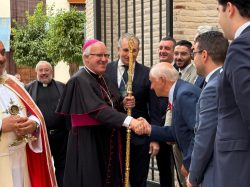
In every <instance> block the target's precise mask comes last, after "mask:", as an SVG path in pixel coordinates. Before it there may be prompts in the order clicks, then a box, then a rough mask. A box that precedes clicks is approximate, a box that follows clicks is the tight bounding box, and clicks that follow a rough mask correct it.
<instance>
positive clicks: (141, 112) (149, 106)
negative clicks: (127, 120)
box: [106, 61, 161, 145]
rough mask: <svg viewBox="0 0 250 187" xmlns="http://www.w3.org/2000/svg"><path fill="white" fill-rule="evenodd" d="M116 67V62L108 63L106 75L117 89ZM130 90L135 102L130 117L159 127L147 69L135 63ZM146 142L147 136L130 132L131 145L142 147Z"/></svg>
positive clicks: (156, 108) (154, 97)
mask: <svg viewBox="0 0 250 187" xmlns="http://www.w3.org/2000/svg"><path fill="white" fill-rule="evenodd" d="M117 67H118V61H113V62H110V63H108V66H107V69H106V75H107V77H108V78H110V80H111V81H112V82H113V84H114V85H116V87H117V88H118V85H117ZM132 90H133V96H134V97H135V101H136V105H135V107H134V108H133V109H132V117H134V118H138V117H143V118H145V119H146V120H147V121H148V122H151V123H154V124H157V125H160V121H161V114H160V113H159V109H158V105H156V103H157V102H158V98H157V96H156V94H155V92H154V91H152V90H151V89H150V81H149V68H148V67H146V66H144V65H142V64H139V63H138V62H136V63H135V68H134V77H133V83H132ZM148 142H149V137H148V136H138V135H135V134H134V133H133V132H132V136H131V143H133V144H136V145H142V144H145V143H148Z"/></svg>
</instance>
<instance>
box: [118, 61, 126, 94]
mask: <svg viewBox="0 0 250 187" xmlns="http://www.w3.org/2000/svg"><path fill="white" fill-rule="evenodd" d="M123 67H124V73H123V75H122V80H121V83H120V87H119V92H120V94H121V95H122V97H125V96H126V95H127V82H128V66H125V65H123Z"/></svg>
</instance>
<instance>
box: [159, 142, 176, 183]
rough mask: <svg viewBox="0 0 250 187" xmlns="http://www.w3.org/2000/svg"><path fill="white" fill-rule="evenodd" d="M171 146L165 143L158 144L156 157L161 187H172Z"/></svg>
mask: <svg viewBox="0 0 250 187" xmlns="http://www.w3.org/2000/svg"><path fill="white" fill-rule="evenodd" d="M171 149H172V148H171V145H167V144H166V142H160V151H159V153H158V154H157V155H156V160H157V166H158V169H159V175H160V184H161V187H172V186H173V173H172V171H173V169H172V166H171V151H172V150H171Z"/></svg>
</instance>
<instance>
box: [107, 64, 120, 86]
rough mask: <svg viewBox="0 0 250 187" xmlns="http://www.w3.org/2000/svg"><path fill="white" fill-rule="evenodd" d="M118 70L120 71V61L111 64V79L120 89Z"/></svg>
mask: <svg viewBox="0 0 250 187" xmlns="http://www.w3.org/2000/svg"><path fill="white" fill-rule="evenodd" d="M117 70H118V61H115V62H114V63H112V64H111V68H110V71H109V77H110V78H111V80H113V81H114V82H115V83H116V85H117V87H118V86H119V85H118V84H117Z"/></svg>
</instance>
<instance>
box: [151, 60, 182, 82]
mask: <svg viewBox="0 0 250 187" xmlns="http://www.w3.org/2000/svg"><path fill="white" fill-rule="evenodd" d="M149 75H150V76H152V77H154V78H160V77H165V78H166V79H168V80H170V81H173V82H175V81H177V80H178V79H179V74H178V71H177V70H176V69H175V68H174V67H173V66H172V65H171V64H169V63H158V64H155V65H154V66H153V67H152V68H151V70H150V73H149Z"/></svg>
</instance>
